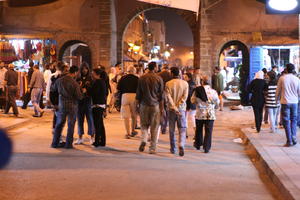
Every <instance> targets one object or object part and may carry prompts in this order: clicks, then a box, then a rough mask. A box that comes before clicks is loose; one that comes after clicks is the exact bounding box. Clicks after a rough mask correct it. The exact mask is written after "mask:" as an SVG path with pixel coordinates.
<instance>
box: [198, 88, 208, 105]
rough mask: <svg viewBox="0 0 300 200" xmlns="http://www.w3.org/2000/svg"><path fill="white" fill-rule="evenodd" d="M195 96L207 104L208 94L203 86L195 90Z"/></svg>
mask: <svg viewBox="0 0 300 200" xmlns="http://www.w3.org/2000/svg"><path fill="white" fill-rule="evenodd" d="M195 95H196V97H197V98H199V99H201V101H204V102H207V101H208V98H207V94H206V92H205V88H204V87H203V86H199V87H196V88H195Z"/></svg>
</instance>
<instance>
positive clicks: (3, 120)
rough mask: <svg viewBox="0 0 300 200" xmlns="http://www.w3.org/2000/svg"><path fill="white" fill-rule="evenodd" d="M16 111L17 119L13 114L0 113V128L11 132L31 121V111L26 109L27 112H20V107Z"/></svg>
mask: <svg viewBox="0 0 300 200" xmlns="http://www.w3.org/2000/svg"><path fill="white" fill-rule="evenodd" d="M18 109H19V112H20V115H19V117H18V118H17V117H15V116H14V115H13V113H9V114H4V113H3V112H0V128H3V129H6V130H11V129H14V128H17V127H20V126H23V125H25V124H26V123H29V121H30V120H31V117H30V112H32V111H31V109H30V108H28V109H27V110H22V109H21V108H20V107H18Z"/></svg>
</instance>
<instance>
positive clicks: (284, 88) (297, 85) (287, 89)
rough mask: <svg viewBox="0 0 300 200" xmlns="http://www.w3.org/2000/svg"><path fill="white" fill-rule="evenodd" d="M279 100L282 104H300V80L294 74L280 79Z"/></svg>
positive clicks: (277, 95)
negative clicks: (299, 102)
mask: <svg viewBox="0 0 300 200" xmlns="http://www.w3.org/2000/svg"><path fill="white" fill-rule="evenodd" d="M279 99H280V103H281V104H290V103H293V104H295V103H297V104H298V100H299V99H300V80H299V78H297V77H296V76H295V75H293V74H286V75H283V76H282V77H280V79H279V81H278V84H277V90H276V100H279Z"/></svg>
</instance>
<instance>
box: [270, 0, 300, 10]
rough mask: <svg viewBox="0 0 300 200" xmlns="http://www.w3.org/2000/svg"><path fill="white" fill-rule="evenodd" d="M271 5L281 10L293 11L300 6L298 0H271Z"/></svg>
mask: <svg viewBox="0 0 300 200" xmlns="http://www.w3.org/2000/svg"><path fill="white" fill-rule="evenodd" d="M268 3H269V6H270V7H271V8H273V9H275V10H279V11H291V10H294V9H295V8H296V7H297V6H298V1H297V0H284V1H283V0H269V2H268Z"/></svg>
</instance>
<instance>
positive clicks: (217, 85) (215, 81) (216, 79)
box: [212, 67, 224, 111]
mask: <svg viewBox="0 0 300 200" xmlns="http://www.w3.org/2000/svg"><path fill="white" fill-rule="evenodd" d="M212 88H213V89H214V90H216V91H217V93H218V96H219V99H220V111H223V97H222V92H223V90H224V77H223V75H222V74H221V69H220V67H216V68H215V71H214V74H213V76H212Z"/></svg>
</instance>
